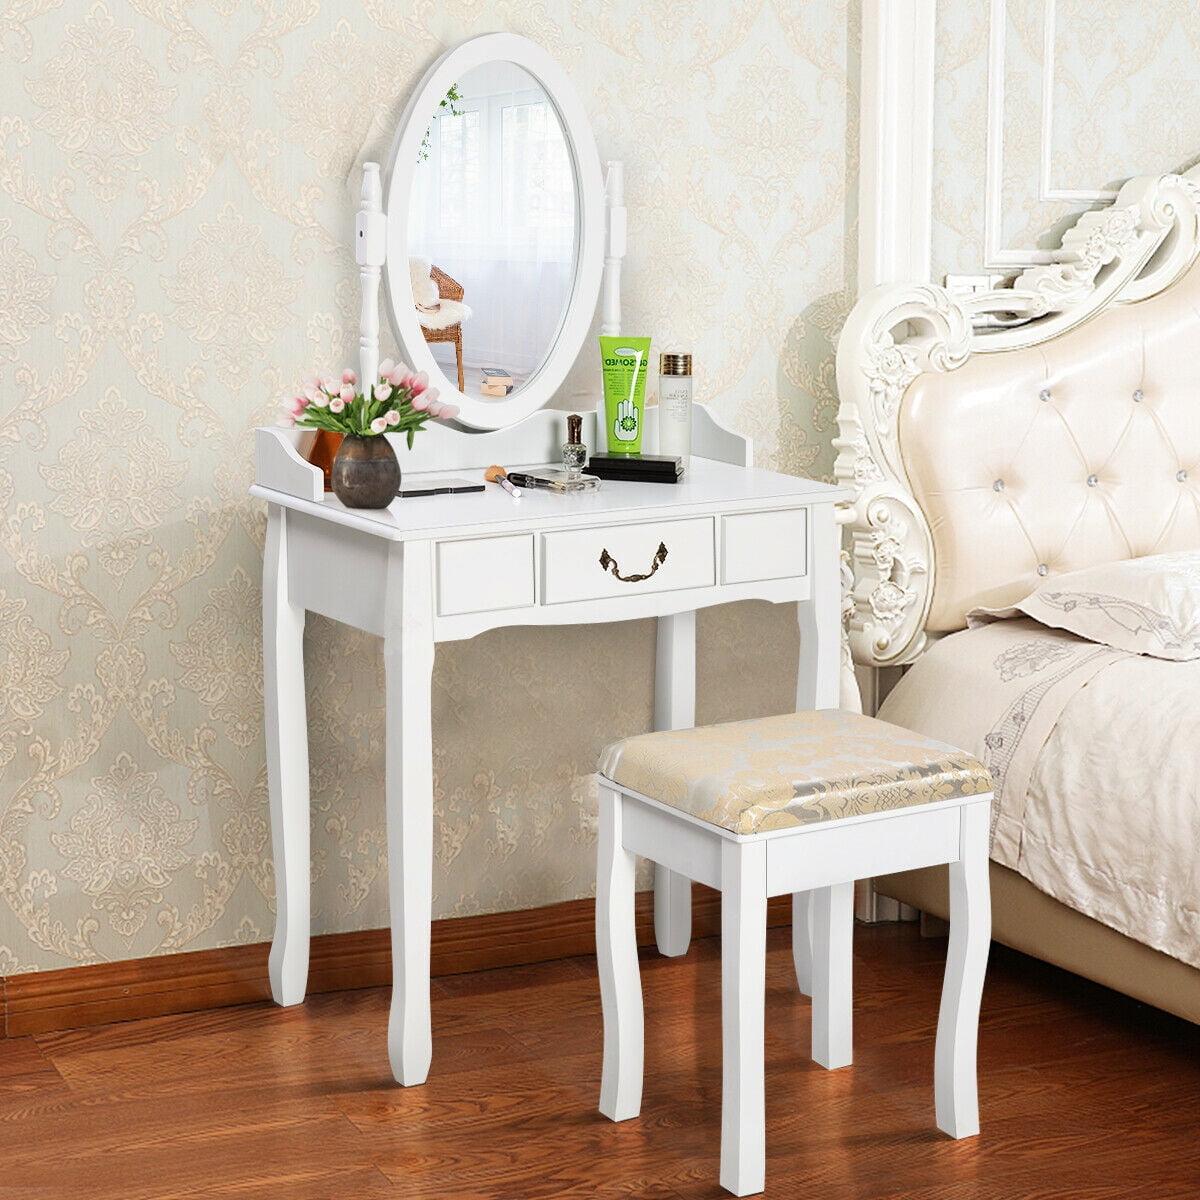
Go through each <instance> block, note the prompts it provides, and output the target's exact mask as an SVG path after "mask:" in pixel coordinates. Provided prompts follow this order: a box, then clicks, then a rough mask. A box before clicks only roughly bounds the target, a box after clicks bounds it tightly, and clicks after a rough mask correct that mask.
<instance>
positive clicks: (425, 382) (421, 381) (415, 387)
mask: <svg viewBox="0 0 1200 1200" xmlns="http://www.w3.org/2000/svg"><path fill="white" fill-rule="evenodd" d="M408 386H409V387H410V388H411V389H412V394H413V395H414V396H419V395H420V394H421V393H422V392H423V391H425V389H426V388H428V387H429V376H428V375H426V374H425V372H424V371H422V372H421V373H420V374H419V375H414V376H413V380H412V383H410V384H409V385H408Z"/></svg>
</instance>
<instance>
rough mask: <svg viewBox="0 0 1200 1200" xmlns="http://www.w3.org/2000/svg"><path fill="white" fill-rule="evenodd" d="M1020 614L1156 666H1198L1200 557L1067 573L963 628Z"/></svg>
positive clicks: (1191, 553)
mask: <svg viewBox="0 0 1200 1200" xmlns="http://www.w3.org/2000/svg"><path fill="white" fill-rule="evenodd" d="M1019 613H1024V614H1025V615H1026V616H1029V617H1033V619H1034V620H1035V621H1040V622H1041V623H1042V624H1043V625H1049V626H1050V627H1051V628H1052V629H1066V630H1067V631H1069V632H1070V633H1073V634H1075V635H1076V636H1077V637H1081V638H1087V640H1088V641H1091V642H1099V643H1100V644H1101V645H1104V646H1112V647H1113V648H1114V649H1116V650H1127V651H1129V652H1130V653H1132V654H1149V655H1151V656H1152V657H1154V658H1168V659H1174V660H1177V661H1181V660H1184V659H1192V658H1200V550H1188V551H1184V552H1182V553H1178V554H1154V555H1151V556H1149V557H1147V558H1131V559H1126V560H1125V561H1123V562H1111V563H1105V564H1104V565H1103V566H1099V567H1086V568H1085V569H1084V570H1082V571H1072V572H1071V573H1070V574H1067V575H1060V576H1058V577H1057V578H1056V579H1047V580H1046V582H1045V583H1043V584H1041V585H1040V586H1039V587H1038V588H1036V589H1035V590H1034V591H1033V592H1032V593H1031V594H1030V595H1028V596H1026V597H1025V599H1024V600H1022V601H1021V602H1020V603H1019V604H1016V605H1013V606H1012V607H1010V608H977V609H974V610H973V611H971V612H970V613H968V614H967V624H968V625H979V624H982V623H984V622H986V621H990V620H997V619H999V618H1003V617H1015V616H1017V615H1018V614H1019Z"/></svg>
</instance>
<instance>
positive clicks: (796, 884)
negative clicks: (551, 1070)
mask: <svg viewBox="0 0 1200 1200" xmlns="http://www.w3.org/2000/svg"><path fill="white" fill-rule="evenodd" d="M600 772H601V781H600V784H601V786H600V843H599V852H598V867H597V899H596V944H597V946H596V948H597V954H598V956H599V963H600V989H601V997H602V1003H603V1007H604V1070H603V1081H602V1084H601V1089H600V1111H601V1112H602V1113H603V1114H604V1115H605V1116H607V1117H610V1118H612V1120H614V1121H624V1120H628V1119H629V1118H630V1117H636V1116H637V1115H638V1112H639V1111H640V1109H641V1102H642V1056H643V1038H644V1032H643V1019H642V993H641V982H640V978H639V973H638V958H637V942H636V939H635V933H634V916H633V900H634V856H635V855H639V854H640V855H642V856H643V857H645V858H648V859H650V860H652V861H653V862H655V863H657V864H659V865H660V866H662V867H666V868H669V869H670V870H671V871H672V872H677V873H678V874H680V875H683V876H686V877H687V878H689V879H694V880H698V881H699V882H701V883H706V884H708V885H709V886H710V887H714V888H718V889H720V892H721V1011H722V1017H721V1033H722V1039H723V1051H722V1069H721V1074H722V1093H721V1184H722V1186H723V1187H725V1188H726V1189H728V1190H729V1191H731V1192H732V1193H733V1194H734V1195H736V1196H748V1195H752V1194H754V1193H756V1192H761V1191H762V1190H763V1185H764V1177H765V1172H766V1130H765V1096H764V1086H763V1075H764V1071H763V1067H764V1064H763V1046H764V1029H765V1016H764V997H765V983H766V919H767V900H768V898H769V897H771V896H778V895H783V894H786V893H789V892H790V893H792V895H793V897H794V899H793V910H792V917H793V935H792V945H793V952H794V955H795V963H796V977H797V980H798V982H799V985H800V990H801V991H802V992H804V993H806V994H810V995H811V996H812V1027H813V1033H812V1054H813V1058H814V1060H815V1061H817V1062H818V1063H820V1064H821V1065H822V1066H823V1067H827V1068H829V1069H833V1068H836V1067H843V1066H847V1065H848V1064H849V1063H850V1060H851V1019H852V1005H851V943H852V937H853V907H852V905H853V888H854V880H855V879H861V878H866V877H867V876H872V875H881V874H887V873H889V872H892V871H906V870H909V869H912V868H916V867H926V866H933V865H935V864H938V863H949V864H950V949H949V955H948V958H947V962H946V976H945V982H944V984H943V989H942V1003H941V1011H940V1014H939V1018H938V1029H937V1048H936V1052H935V1072H934V1091H935V1109H936V1117H937V1124H938V1128H939V1129H942V1130H943V1131H944V1132H946V1133H948V1134H949V1135H950V1136H951V1137H955V1138H962V1137H970V1136H971V1135H973V1134H976V1133H978V1132H979V1103H978V1097H977V1092H976V1079H975V1049H976V1037H977V1031H978V1024H979V1004H980V999H981V996H982V994H983V977H984V971H985V968H986V966H987V955H988V946H989V942H990V938H991V899H990V892H989V886H988V828H989V812H990V802H991V798H992V796H991V788H992V780H991V775H990V774H989V772H988V770H987V768H986V767H984V766H982V765H981V764H980V763H979V762H978V761H976V760H975V759H974V758H972V757H971V756H970V755H969V754H966V753H964V752H963V751H961V750H955V749H953V748H952V747H950V746H946V745H944V744H942V743H941V742H935V741H932V740H931V739H929V738H926V737H922V736H921V735H919V734H916V733H912V732H910V731H908V730H906V729H900V728H898V727H896V726H894V725H888V724H887V723H885V722H883V721H877V720H875V719H873V718H871V717H863V716H859V715H857V714H853V713H845V712H839V711H836V710H824V711H810V712H801V713H790V714H788V715H785V716H780V717H768V718H765V719H762V720H757V721H742V722H738V723H736V724H730V725H713V726H708V727H705V728H699V729H682V730H675V731H672V732H662V733H650V734H645V735H643V736H640V737H632V738H627V739H626V740H625V741H622V742H617V743H616V744H614V745H612V746H610V747H609V748H608V749H607V750H606V751H605V752H604V754H603V755H602V756H601V761H600Z"/></svg>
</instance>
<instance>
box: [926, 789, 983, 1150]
mask: <svg viewBox="0 0 1200 1200" xmlns="http://www.w3.org/2000/svg"><path fill="white" fill-rule="evenodd" d="M990 816H991V806H990V805H989V804H969V805H966V806H964V807H963V809H962V825H961V830H960V833H959V838H960V847H959V860H958V862H955V863H951V864H950V948H949V950H948V952H947V955H946V977H945V980H944V981H943V983H942V1006H941V1010H940V1011H939V1013H938V1028H937V1050H936V1052H935V1054H934V1071H933V1079H934V1098H935V1109H936V1114H937V1126H938V1128H939V1129H940V1130H942V1131H943V1132H944V1133H948V1134H949V1135H950V1136H951V1137H953V1138H964V1137H972V1136H973V1135H975V1134H977V1133H978V1132H979V1089H978V1083H977V1081H976V1068H975V1054H976V1045H977V1042H978V1040H979V1005H980V1001H981V1000H982V998H983V977H984V973H985V971H986V970H987V958H988V948H989V947H990V945H991V938H992V899H991V889H990V886H989V882H988V834H989V825H990Z"/></svg>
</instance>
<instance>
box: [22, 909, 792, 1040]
mask: <svg viewBox="0 0 1200 1200" xmlns="http://www.w3.org/2000/svg"><path fill="white" fill-rule="evenodd" d="M637 919H638V942H639V944H640V945H649V944H651V943H652V942H653V940H654V932H653V900H652V897H651V894H650V893H649V892H644V893H641V894H640V895H639V896H638V906H637ZM769 920H770V921H771V923H772V924H773V925H783V924H788V923H789V922H790V920H791V915H790V910H789V908H788V905H787V897H779V898H778V899H777V900H776V901H773V902H772V906H771V909H770V913H769ZM694 928H695V933H696V936H697V937H706V936H709V935H711V934H713V933H716V932H717V931H718V929H719V928H720V897H719V896H718V895H717V893H716V892H714V891H712V890H711V889H709V888H704V887H700V886H697V889H696V898H695V905H694ZM594 946H595V903H594V901H592V900H569V901H564V902H563V903H561V904H552V905H547V906H546V907H543V908H532V909H525V910H523V911H520V912H506V913H488V914H485V915H482V916H475V917H459V918H455V919H452V920H451V919H447V920H440V921H434V922H433V934H432V947H431V973H432V975H433V976H434V977H440V976H448V975H457V974H462V973H465V972H470V971H483V970H493V969H495V968H498V967H511V966H519V965H523V964H528V963H540V962H547V961H552V960H554V959H560V958H567V957H570V956H573V955H580V954H590V953H591V952H592V950H593V949H594ZM269 952H270V945H269V943H267V942H260V943H257V944H255V945H252V946H230V947H226V948H223V949H220V950H198V951H192V952H190V953H186V954H170V955H162V956H160V957H156V958H142V959H132V960H129V961H125V962H114V963H99V964H95V965H90V966H82V967H70V968H65V969H63V970H57V971H37V972H33V973H31V974H23V975H13V976H9V977H7V978H0V1002H2V1003H0V1017H2V1019H0V1029H2V1030H3V1033H4V1036H6V1037H22V1036H28V1035H30V1034H37V1033H47V1032H50V1031H52V1030H58V1029H78V1028H81V1027H83V1026H88V1025H103V1024H108V1023H111V1022H113V1021H132V1020H140V1019H144V1018H147V1017H158V1016H164V1015H168V1014H171V1013H183V1012H199V1011H203V1010H205V1009H211V1008H222V1007H227V1006H230V1005H237V1004H248V1003H252V1002H254V1001H256V1000H266V999H269V998H270V985H269V982H268V980H267V956H268V954H269ZM390 982H391V948H390V941H389V935H388V931H387V930H386V929H369V930H363V931H360V932H357V933H335V934H325V935H322V936H319V937H315V938H313V940H312V950H311V956H310V966H309V985H308V994H309V995H310V996H315V995H321V994H323V993H327V992H338V991H346V990H353V989H358V988H369V987H384V986H387V985H388V984H390Z"/></svg>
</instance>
